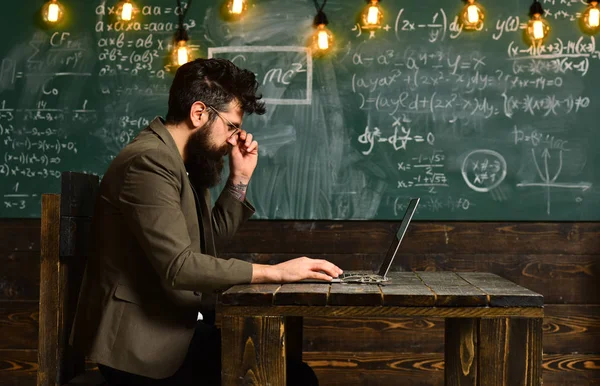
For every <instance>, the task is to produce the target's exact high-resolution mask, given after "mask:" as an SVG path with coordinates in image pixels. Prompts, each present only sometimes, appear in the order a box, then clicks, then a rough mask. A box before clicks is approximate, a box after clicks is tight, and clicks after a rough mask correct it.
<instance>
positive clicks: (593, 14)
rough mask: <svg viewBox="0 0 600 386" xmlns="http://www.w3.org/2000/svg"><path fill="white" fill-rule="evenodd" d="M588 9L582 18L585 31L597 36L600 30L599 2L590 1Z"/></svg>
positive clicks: (596, 0)
mask: <svg viewBox="0 0 600 386" xmlns="http://www.w3.org/2000/svg"><path fill="white" fill-rule="evenodd" d="M588 4H589V6H588V8H587V9H586V10H585V12H584V13H583V16H582V21H583V26H584V28H585V30H586V31H587V32H589V33H591V34H595V33H596V32H598V30H600V9H598V0H588Z"/></svg>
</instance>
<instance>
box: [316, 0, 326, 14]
mask: <svg viewBox="0 0 600 386" xmlns="http://www.w3.org/2000/svg"><path fill="white" fill-rule="evenodd" d="M313 1H314V3H315V9H316V10H317V13H322V12H323V8H325V4H327V0H323V4H321V5H319V3H318V2H317V0H313Z"/></svg>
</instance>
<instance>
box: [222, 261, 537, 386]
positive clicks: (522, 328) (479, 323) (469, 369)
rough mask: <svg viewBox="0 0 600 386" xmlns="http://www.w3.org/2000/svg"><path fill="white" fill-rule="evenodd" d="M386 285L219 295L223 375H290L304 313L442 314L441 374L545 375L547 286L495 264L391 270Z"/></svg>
mask: <svg viewBox="0 0 600 386" xmlns="http://www.w3.org/2000/svg"><path fill="white" fill-rule="evenodd" d="M390 277H391V279H392V280H391V281H390V282H388V283H387V284H386V285H379V286H378V285H360V284H331V285H330V284H285V285H278V284H252V285H238V286H234V287H232V288H230V289H229V290H227V291H226V292H225V293H223V295H222V296H221V297H220V300H219V312H220V313H221V317H222V332H221V333H222V342H223V354H222V364H223V367H222V382H223V383H222V384H223V386H234V385H235V386H237V385H242V384H243V385H271V386H280V385H285V364H286V360H301V358H302V317H304V316H318V317H336V318H340V317H352V318H356V317H365V318H368V317H386V318H387V317H390V318H392V317H407V316H428V317H442V318H445V321H446V323H445V331H446V332H445V384H446V385H457V386H458V385H460V386H465V385H470V386H475V385H477V386H487V385H494V386H496V385H503V386H519V385H527V386H530V385H536V386H537V385H541V384H542V368H541V366H542V322H543V316H544V311H543V303H544V299H543V296H542V295H540V294H537V293H535V292H533V291H530V290H528V289H526V288H523V287H521V286H518V285H516V284H514V283H512V282H510V281H508V280H505V279H503V278H501V277H499V276H497V275H494V274H491V273H482V272H472V273H453V272H394V273H392V274H391V275H390Z"/></svg>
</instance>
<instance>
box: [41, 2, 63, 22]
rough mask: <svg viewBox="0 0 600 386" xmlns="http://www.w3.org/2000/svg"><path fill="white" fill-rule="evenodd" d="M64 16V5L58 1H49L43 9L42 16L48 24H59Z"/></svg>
mask: <svg viewBox="0 0 600 386" xmlns="http://www.w3.org/2000/svg"><path fill="white" fill-rule="evenodd" d="M63 14H64V9H63V6H62V4H60V3H59V2H58V0H49V1H48V2H47V3H46V4H45V5H44V7H43V8H42V16H43V18H44V21H45V22H46V23H50V24H54V23H58V22H59V21H60V20H61V19H62V17H63Z"/></svg>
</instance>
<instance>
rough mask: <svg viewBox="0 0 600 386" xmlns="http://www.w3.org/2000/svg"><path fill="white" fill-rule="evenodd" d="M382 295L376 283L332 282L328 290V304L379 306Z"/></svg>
mask: <svg viewBox="0 0 600 386" xmlns="http://www.w3.org/2000/svg"><path fill="white" fill-rule="evenodd" d="M382 301H383V295H382V293H381V291H380V290H379V286H378V285H373V284H342V283H333V284H331V289H330V290H329V299H328V305H330V306H381V305H382Z"/></svg>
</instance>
